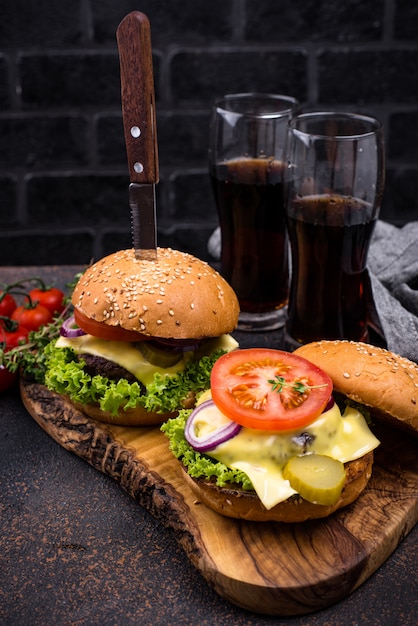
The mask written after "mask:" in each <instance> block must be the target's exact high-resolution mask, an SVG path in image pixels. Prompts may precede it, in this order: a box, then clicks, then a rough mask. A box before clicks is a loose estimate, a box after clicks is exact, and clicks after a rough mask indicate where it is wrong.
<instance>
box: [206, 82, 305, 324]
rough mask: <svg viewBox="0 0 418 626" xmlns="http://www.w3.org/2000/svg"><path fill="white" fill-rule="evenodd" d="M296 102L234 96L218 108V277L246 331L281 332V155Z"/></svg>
mask: <svg viewBox="0 0 418 626" xmlns="http://www.w3.org/2000/svg"><path fill="white" fill-rule="evenodd" d="M296 105H297V102H296V100H295V99H294V98H291V97H288V96H281V95H274V94H273V95H272V94H230V95H227V96H224V97H223V98H222V99H220V100H218V101H217V102H216V103H215V105H214V108H213V115H212V122H211V130H210V147H209V170H210V177H211V182H212V188H213V193H214V197H215V202H216V206H217V210H218V215H219V222H220V228H221V273H222V274H223V276H224V277H225V279H226V280H227V281H228V282H229V283H230V284H231V286H232V288H233V289H234V290H235V292H236V294H237V297H238V300H239V303H240V308H241V315H240V319H239V328H240V329H241V330H255V329H257V330H267V329H273V328H278V327H279V326H283V325H284V321H285V316H284V315H283V314H282V312H281V310H282V309H283V307H284V306H285V305H286V304H287V299H288V292H289V265H288V238H287V233H286V224H285V222H286V219H285V209H284V199H283V173H284V170H285V167H284V164H283V150H284V146H285V141H286V136H287V127H288V121H289V118H290V117H291V116H292V114H293V112H294V111H295V109H296Z"/></svg>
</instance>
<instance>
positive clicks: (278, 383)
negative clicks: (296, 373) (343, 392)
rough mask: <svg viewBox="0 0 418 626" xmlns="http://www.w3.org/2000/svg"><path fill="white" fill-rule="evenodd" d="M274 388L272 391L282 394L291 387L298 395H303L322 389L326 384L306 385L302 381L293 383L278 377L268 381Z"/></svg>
mask: <svg viewBox="0 0 418 626" xmlns="http://www.w3.org/2000/svg"><path fill="white" fill-rule="evenodd" d="M267 382H268V383H269V384H270V385H271V386H272V391H277V393H282V391H283V389H284V388H285V387H290V389H292V391H295V392H296V393H300V394H301V395H303V394H304V393H306V392H307V391H310V390H311V389H320V388H321V387H326V386H327V385H326V383H324V384H323V385H306V384H305V383H303V382H302V381H301V380H297V381H293V382H291V383H289V382H287V381H286V379H285V378H284V377H283V376H278V375H276V376H275V377H274V380H273V379H270V380H268V381H267Z"/></svg>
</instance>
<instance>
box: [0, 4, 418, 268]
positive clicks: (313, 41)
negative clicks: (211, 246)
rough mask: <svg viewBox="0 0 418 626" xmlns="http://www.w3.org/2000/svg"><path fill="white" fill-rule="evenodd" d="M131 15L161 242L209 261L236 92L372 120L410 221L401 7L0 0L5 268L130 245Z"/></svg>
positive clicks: (389, 206) (416, 71) (417, 137)
mask: <svg viewBox="0 0 418 626" xmlns="http://www.w3.org/2000/svg"><path fill="white" fill-rule="evenodd" d="M132 10H141V11H143V12H145V13H146V14H147V15H148V17H149V18H150V21H151V28H152V41H153V53H154V55H153V59H154V72H155V89H156V100H157V126H158V143H159V158H160V176H161V182H160V184H159V185H158V193H157V198H158V231H159V244H160V245H164V246H165V245H171V246H173V247H177V248H180V249H183V250H187V251H189V252H192V253H193V254H196V255H197V256H200V257H202V258H207V251H206V242H207V239H208V236H209V235H210V233H211V232H212V230H213V228H214V227H215V226H216V224H217V216H216V210H215V207H214V204H213V200H212V196H211V191H210V187H209V182H208V176H207V167H206V150H207V135H208V119H209V112H210V105H211V103H212V101H213V99H214V97H216V96H218V95H222V94H223V93H227V92H229V93H232V92H236V91H273V92H276V93H287V94H289V95H293V96H295V97H297V98H298V99H299V100H300V101H301V102H302V103H303V104H304V105H305V106H306V107H315V108H323V109H325V108H327V109H329V108H344V109H347V110H355V111H361V112H365V113H369V114H372V115H374V116H376V117H378V118H379V119H381V121H382V122H383V124H384V126H385V135H386V144H387V184H386V194H385V200H384V206H383V209H382V217H384V218H385V219H387V220H389V221H391V222H393V223H397V224H402V223H404V222H405V221H410V220H414V219H417V218H418V4H416V3H414V2H411V0H368V1H367V2H365V1H364V0H345V1H344V2H335V1H333V0H210V1H208V0H142V1H141V0H136V1H133V0H117V1H115V0H66V1H65V2H63V1H62V0H37V1H36V2H35V0H13V1H10V0H0V14H1V16H2V19H1V20H0V265H11V264H32V263H54V264H61V263H67V262H68V263H87V262H88V261H89V260H90V259H91V258H99V257H100V256H103V255H104V254H106V253H108V252H111V251H113V250H115V249H117V248H120V247H127V246H129V245H130V244H131V238H130V218H129V209H128V200H127V187H128V175H127V165H126V156H125V147H124V140H123V131H122V121H121V112H120V85H119V63H118V54H117V47H116V40H115V32H116V28H117V26H118V24H119V22H120V20H121V19H122V18H123V17H124V15H126V14H127V13H129V12H130V11H132ZM0 280H1V276H0Z"/></svg>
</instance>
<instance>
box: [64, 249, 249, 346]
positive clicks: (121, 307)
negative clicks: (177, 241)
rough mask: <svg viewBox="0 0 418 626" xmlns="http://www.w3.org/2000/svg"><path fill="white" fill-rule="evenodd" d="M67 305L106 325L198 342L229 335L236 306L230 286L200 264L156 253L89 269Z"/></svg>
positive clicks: (126, 253) (121, 256) (127, 254)
mask: <svg viewBox="0 0 418 626" xmlns="http://www.w3.org/2000/svg"><path fill="white" fill-rule="evenodd" d="M72 303H73V305H74V306H75V307H77V309H78V310H79V311H81V313H84V315H86V316H87V317H89V318H91V319H93V320H95V321H97V322H104V323H106V324H108V325H109V326H120V327H122V328H125V329H126V330H133V331H136V332H139V333H142V334H144V335H147V336H150V337H161V338H165V339H200V338H203V337H218V336H219V335H222V334H224V333H230V332H232V331H233V330H234V329H235V328H236V326H237V322H238V315H239V305H238V300H237V297H236V295H235V293H234V291H233V290H232V288H231V287H230V286H229V284H228V283H227V282H226V281H225V280H224V279H223V278H222V277H221V276H220V274H218V272H216V271H215V270H214V269H212V268H211V267H210V265H208V264H207V263H205V262H204V261H201V260H199V259H197V258H196V257H193V256H191V255H190V254H186V253H184V252H179V251H177V250H172V249H171V248H158V260H157V261H148V260H142V259H137V258H135V254H134V250H133V249H130V250H120V251H119V252H115V253H114V254H110V255H109V256H107V257H105V258H103V259H101V260H100V261H98V262H97V263H95V264H94V265H92V266H91V267H89V268H88V269H87V270H86V271H85V272H84V274H83V276H82V277H81V278H80V280H79V281H78V283H77V285H76V287H75V289H74V292H73V296H72Z"/></svg>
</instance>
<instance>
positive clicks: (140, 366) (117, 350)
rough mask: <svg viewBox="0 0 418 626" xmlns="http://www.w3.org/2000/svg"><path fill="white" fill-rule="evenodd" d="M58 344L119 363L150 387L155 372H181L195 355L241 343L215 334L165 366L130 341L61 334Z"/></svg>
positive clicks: (164, 374) (80, 352)
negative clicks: (149, 358)
mask: <svg viewBox="0 0 418 626" xmlns="http://www.w3.org/2000/svg"><path fill="white" fill-rule="evenodd" d="M55 345H56V347H57V348H71V349H72V350H74V352H75V353H76V354H83V353H85V354H91V355H93V356H100V357H103V358H105V359H108V360H109V361H112V362H113V363H117V364H118V365H120V366H121V367H124V368H125V369H126V370H128V372H131V374H133V375H134V376H135V377H136V378H137V379H138V380H140V381H141V382H142V383H143V384H144V385H145V386H147V385H149V384H151V383H152V382H153V380H154V374H156V373H159V374H161V376H175V375H176V374H178V373H179V372H183V371H184V368H185V367H186V363H187V362H188V361H190V360H193V358H194V357H195V355H196V358H201V357H202V356H205V355H209V354H211V352H214V351H215V350H218V349H223V350H226V351H227V352H229V351H231V350H235V349H236V348H237V347H238V342H237V341H236V340H235V339H234V338H233V337H232V336H231V335H221V336H220V337H214V338H213V339H211V340H209V341H208V342H207V343H206V344H204V346H202V347H201V348H198V350H196V353H194V352H192V351H189V352H184V354H183V357H182V359H181V360H180V361H179V362H178V363H176V364H175V365H172V366H171V367H164V368H162V367H158V366H156V365H152V364H151V363H150V362H149V361H147V359H146V358H145V357H144V355H143V354H142V352H141V351H140V350H138V349H137V348H135V347H134V345H133V344H132V343H129V342H127V341H108V340H107V339H99V338H98V337H93V336H92V335H81V336H80V337H72V338H69V337H59V339H58V340H57V342H56V344H55Z"/></svg>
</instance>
